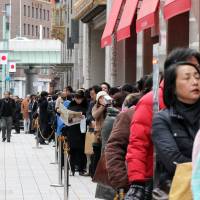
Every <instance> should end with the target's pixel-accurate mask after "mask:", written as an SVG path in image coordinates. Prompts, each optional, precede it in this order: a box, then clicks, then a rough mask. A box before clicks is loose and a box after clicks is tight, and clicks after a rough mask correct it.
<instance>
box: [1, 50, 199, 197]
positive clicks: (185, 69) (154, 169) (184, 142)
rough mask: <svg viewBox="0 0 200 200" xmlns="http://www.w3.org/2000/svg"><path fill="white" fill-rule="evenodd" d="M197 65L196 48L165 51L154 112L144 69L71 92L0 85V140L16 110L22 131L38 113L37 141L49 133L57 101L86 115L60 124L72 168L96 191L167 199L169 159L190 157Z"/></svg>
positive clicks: (170, 174) (17, 127) (29, 129)
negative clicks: (19, 91) (113, 83)
mask: <svg viewBox="0 0 200 200" xmlns="http://www.w3.org/2000/svg"><path fill="white" fill-rule="evenodd" d="M199 66H200V53H199V52H197V51H196V50H193V49H189V48H179V49H175V50H173V51H172V52H171V53H170V54H169V55H168V57H167V58H166V60H165V63H164V73H163V74H162V73H160V77H159V84H160V87H159V89H158V99H159V102H158V105H159V112H157V113H154V112H153V104H154V102H153V95H154V94H153V91H152V85H153V80H152V75H151V74H150V75H145V76H144V77H142V78H141V79H140V80H139V81H138V82H136V83H135V84H134V85H132V84H125V85H123V86H120V87H110V85H109V84H108V83H106V82H103V83H101V84H99V85H94V86H92V87H91V88H89V89H85V88H80V89H78V90H76V91H73V89H72V87H71V86H68V87H66V88H64V89H63V91H56V92H55V94H48V93H47V92H45V91H44V92H42V93H41V94H40V95H39V96H37V95H27V97H26V98H25V99H24V100H21V99H19V98H18V97H11V96H10V94H9V92H6V93H5V97H4V98H3V99H2V100H1V101H0V116H1V129H2V141H3V142H4V141H5V140H6V139H7V142H10V136H11V129H12V121H13V122H14V123H13V124H14V128H15V131H16V133H20V119H21V114H22V115H23V120H24V133H25V134H28V133H35V131H36V127H35V125H34V123H35V120H36V119H38V122H39V129H40V136H39V142H40V144H46V141H47V140H48V141H49V140H53V139H54V133H55V134H56V131H57V130H58V124H57V123H56V122H57V120H56V119H57V117H58V116H60V114H61V112H62V111H61V109H60V106H61V105H63V106H65V107H66V108H67V109H68V110H71V111H75V112H81V113H82V115H83V116H84V117H85V118H86V127H87V129H86V130H85V132H82V131H81V129H80V124H75V125H72V126H63V127H62V128H61V130H60V131H61V133H62V135H64V136H65V138H66V140H67V141H68V143H69V147H70V151H69V154H70V166H71V172H72V175H73V176H75V175H76V172H78V173H79V175H81V176H91V177H92V179H93V181H95V182H97V183H98V184H97V188H96V197H97V198H100V199H107V200H113V199H115V200H117V199H121V200H122V199H125V200H158V199H166V200H167V199H168V195H169V191H170V187H171V183H172V180H173V177H174V174H175V171H176V166H177V164H180V163H186V162H191V161H192V151H193V143H194V140H195V136H196V134H197V132H198V130H199V127H200V67H199ZM52 133H53V134H52ZM154 152H155V154H154ZM103 165H104V166H103ZM103 167H104V168H106V170H104V172H105V173H102V171H101V168H102V169H103ZM100 172H101V173H102V174H101V178H100V179H98V173H100ZM105 179H106V181H105Z"/></svg>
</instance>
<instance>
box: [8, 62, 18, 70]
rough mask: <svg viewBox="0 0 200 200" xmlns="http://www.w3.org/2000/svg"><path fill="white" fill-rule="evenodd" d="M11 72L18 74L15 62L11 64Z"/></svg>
mask: <svg viewBox="0 0 200 200" xmlns="http://www.w3.org/2000/svg"><path fill="white" fill-rule="evenodd" d="M9 72H16V63H15V62H10V63H9Z"/></svg>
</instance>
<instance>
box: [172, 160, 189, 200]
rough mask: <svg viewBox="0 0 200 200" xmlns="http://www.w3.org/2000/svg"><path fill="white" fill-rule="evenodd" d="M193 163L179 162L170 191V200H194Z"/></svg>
mask: <svg viewBox="0 0 200 200" xmlns="http://www.w3.org/2000/svg"><path fill="white" fill-rule="evenodd" d="M191 177H192V163H191V162H189V163H182V164H178V165H177V168H176V172H175V175H174V178H173V181H172V186H171V189H170V193H169V200H192V190H191Z"/></svg>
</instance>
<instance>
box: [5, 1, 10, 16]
mask: <svg viewBox="0 0 200 200" xmlns="http://www.w3.org/2000/svg"><path fill="white" fill-rule="evenodd" d="M5 11H6V16H7V17H9V16H10V4H5Z"/></svg>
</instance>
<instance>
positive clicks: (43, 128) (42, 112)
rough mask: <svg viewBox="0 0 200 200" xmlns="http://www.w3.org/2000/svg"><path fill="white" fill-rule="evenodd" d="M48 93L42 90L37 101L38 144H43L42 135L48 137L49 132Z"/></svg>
mask: <svg viewBox="0 0 200 200" xmlns="http://www.w3.org/2000/svg"><path fill="white" fill-rule="evenodd" d="M47 97H48V93H47V92H45V91H43V92H41V94H40V99H39V101H38V105H39V127H40V134H39V135H38V136H39V142H40V144H45V141H44V138H43V137H48V132H49V126H50V125H49V113H48V101H47Z"/></svg>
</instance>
